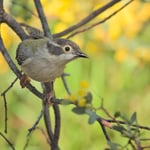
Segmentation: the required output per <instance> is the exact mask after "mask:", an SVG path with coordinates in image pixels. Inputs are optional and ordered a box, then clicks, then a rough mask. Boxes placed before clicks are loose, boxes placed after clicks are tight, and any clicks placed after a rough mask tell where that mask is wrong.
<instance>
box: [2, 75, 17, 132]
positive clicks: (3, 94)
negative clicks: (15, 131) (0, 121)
mask: <svg viewBox="0 0 150 150" xmlns="http://www.w3.org/2000/svg"><path fill="white" fill-rule="evenodd" d="M17 79H18V78H16V79H15V80H14V81H13V82H12V83H11V84H10V86H9V87H7V89H6V90H4V91H3V92H2V93H1V96H3V99H4V108H5V129H4V132H5V133H7V120H8V116H7V101H6V93H7V92H8V91H9V90H10V88H12V87H13V85H14V84H15V83H16V81H17Z"/></svg>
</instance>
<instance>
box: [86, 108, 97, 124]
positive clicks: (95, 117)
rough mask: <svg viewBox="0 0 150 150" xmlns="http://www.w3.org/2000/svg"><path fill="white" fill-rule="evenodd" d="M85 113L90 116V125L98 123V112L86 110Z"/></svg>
mask: <svg viewBox="0 0 150 150" xmlns="http://www.w3.org/2000/svg"><path fill="white" fill-rule="evenodd" d="M85 112H86V114H88V115H89V120H88V123H89V124H93V123H94V122H95V121H96V119H97V118H98V116H97V114H96V112H94V111H92V110H91V109H86V110H85Z"/></svg>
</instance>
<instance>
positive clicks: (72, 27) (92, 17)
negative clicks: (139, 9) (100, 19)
mask: <svg viewBox="0 0 150 150" xmlns="http://www.w3.org/2000/svg"><path fill="white" fill-rule="evenodd" d="M120 1H121V0H112V1H110V2H109V3H107V4H106V5H104V6H103V7H101V8H99V9H97V10H95V11H93V12H92V13H91V14H90V15H88V16H87V17H85V18H84V19H82V20H81V21H79V22H78V23H77V24H75V25H73V26H71V27H69V28H67V29H66V30H64V31H62V32H59V33H56V34H54V35H53V36H54V38H58V37H61V36H64V35H66V34H69V33H70V32H72V31H74V30H76V29H78V28H80V27H81V26H83V25H85V24H87V23H88V22H90V21H91V20H93V19H94V18H95V17H97V16H98V15H99V14H101V13H103V12H104V11H105V10H107V9H108V8H110V7H112V6H114V5H115V4H117V3H118V2H120Z"/></svg>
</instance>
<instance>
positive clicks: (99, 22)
mask: <svg viewBox="0 0 150 150" xmlns="http://www.w3.org/2000/svg"><path fill="white" fill-rule="evenodd" d="M131 2H133V0H130V1H129V2H127V3H125V4H124V5H123V6H122V7H120V8H119V9H118V10H116V11H114V12H113V13H112V14H110V15H109V16H107V17H106V18H104V19H103V20H101V21H98V22H96V23H94V24H92V25H90V26H89V27H85V28H83V29H80V30H78V31H75V32H74V33H72V34H70V35H69V36H68V37H67V39H69V38H71V37H73V36H75V35H76V34H79V33H82V32H85V31H87V30H89V29H92V28H94V27H95V26H97V25H99V24H102V23H104V22H106V21H107V20H108V19H110V18H111V17H113V16H114V15H116V14H117V13H118V12H120V11H121V10H122V9H123V8H125V7H126V6H127V5H129V4H130V3H131Z"/></svg>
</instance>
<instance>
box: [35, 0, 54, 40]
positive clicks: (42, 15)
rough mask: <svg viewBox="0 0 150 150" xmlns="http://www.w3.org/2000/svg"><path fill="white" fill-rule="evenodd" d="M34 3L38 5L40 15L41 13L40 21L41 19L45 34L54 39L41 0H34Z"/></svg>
mask: <svg viewBox="0 0 150 150" xmlns="http://www.w3.org/2000/svg"><path fill="white" fill-rule="evenodd" d="M34 4H35V6H36V10H37V12H38V15H39V18H40V21H41V24H42V27H43V30H44V35H45V36H46V37H49V38H50V39H52V34H51V32H50V29H49V27H48V22H47V19H46V17H45V14H44V11H43V8H42V5H41V2H40V0H34Z"/></svg>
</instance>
